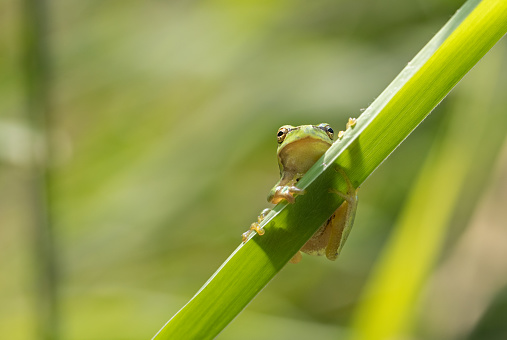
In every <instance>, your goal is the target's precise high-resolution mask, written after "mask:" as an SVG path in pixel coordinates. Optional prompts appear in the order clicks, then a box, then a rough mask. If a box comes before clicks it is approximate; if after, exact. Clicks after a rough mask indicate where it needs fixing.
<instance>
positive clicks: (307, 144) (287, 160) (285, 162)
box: [278, 137, 331, 174]
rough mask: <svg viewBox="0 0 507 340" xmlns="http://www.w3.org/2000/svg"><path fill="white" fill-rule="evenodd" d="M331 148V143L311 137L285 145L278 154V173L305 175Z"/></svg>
mask: <svg viewBox="0 0 507 340" xmlns="http://www.w3.org/2000/svg"><path fill="white" fill-rule="evenodd" d="M330 146H331V143H329V142H326V141H325V140H322V139H316V138H312V137H306V138H302V139H300V140H297V141H294V142H291V143H289V144H287V145H285V146H284V147H283V148H282V149H281V150H279V152H278V164H279V166H280V172H282V173H285V174H290V173H293V174H294V173H300V174H304V173H306V172H307V171H308V170H309V169H310V168H311V167H312V166H313V165H314V164H315V162H317V160H318V159H319V158H320V157H321V156H322V155H323V154H324V153H325V152H326V150H327V149H329V147H330Z"/></svg>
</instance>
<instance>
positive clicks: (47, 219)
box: [22, 0, 58, 340]
mask: <svg viewBox="0 0 507 340" xmlns="http://www.w3.org/2000/svg"><path fill="white" fill-rule="evenodd" d="M22 24H23V39H22V41H23V48H24V51H23V71H24V75H25V77H24V78H25V83H24V84H25V88H26V114H27V118H28V122H29V126H30V128H31V131H32V134H31V136H32V140H31V157H30V159H31V161H30V166H29V184H28V185H29V187H28V190H29V195H30V197H31V200H30V202H31V209H29V211H31V212H32V214H33V216H32V226H33V233H32V236H33V247H34V254H33V255H34V269H35V279H34V280H33V281H34V283H33V287H34V294H35V300H36V310H35V317H36V320H37V328H36V329H37V334H36V336H37V337H38V338H40V339H44V340H55V339H58V308H57V306H58V303H57V298H58V280H57V265H56V256H55V241H54V239H55V237H54V230H53V223H52V218H51V201H52V199H51V186H52V185H51V184H52V182H53V176H52V172H51V168H50V160H51V145H50V144H51V143H50V127H51V105H50V93H51V72H50V59H49V56H50V53H49V44H48V17H47V3H46V1H44V0H25V1H24V2H23V20H22Z"/></svg>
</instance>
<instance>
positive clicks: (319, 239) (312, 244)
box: [301, 218, 331, 256]
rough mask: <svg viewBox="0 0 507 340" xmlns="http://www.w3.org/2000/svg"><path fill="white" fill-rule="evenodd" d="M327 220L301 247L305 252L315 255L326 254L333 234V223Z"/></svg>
mask: <svg viewBox="0 0 507 340" xmlns="http://www.w3.org/2000/svg"><path fill="white" fill-rule="evenodd" d="M330 220H331V218H330V219H329V220H327V221H326V222H325V223H324V224H323V225H322V226H321V227H320V228H319V229H318V230H317V231H316V232H315V234H313V236H312V238H311V239H309V240H308V242H306V243H305V245H304V246H303V247H302V248H301V251H302V252H303V253H306V254H308V255H314V256H322V255H326V247H327V245H328V243H329V237H330V235H331V223H330Z"/></svg>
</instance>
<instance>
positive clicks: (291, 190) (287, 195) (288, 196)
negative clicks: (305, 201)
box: [270, 185, 305, 204]
mask: <svg viewBox="0 0 507 340" xmlns="http://www.w3.org/2000/svg"><path fill="white" fill-rule="evenodd" d="M304 193H305V190H304V189H300V188H298V187H295V186H288V185H280V186H277V187H276V188H275V193H274V194H273V197H272V198H271V199H270V202H271V203H274V204H277V203H278V202H280V201H281V200H282V199H284V200H286V201H287V202H289V203H294V202H295V201H296V197H295V196H294V195H302V194H304Z"/></svg>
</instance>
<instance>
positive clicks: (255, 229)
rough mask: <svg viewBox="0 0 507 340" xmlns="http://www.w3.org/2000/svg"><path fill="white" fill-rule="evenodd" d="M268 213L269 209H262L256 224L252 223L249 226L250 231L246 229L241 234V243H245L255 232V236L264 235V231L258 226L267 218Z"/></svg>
mask: <svg viewBox="0 0 507 340" xmlns="http://www.w3.org/2000/svg"><path fill="white" fill-rule="evenodd" d="M270 211H271V209H268V208H266V209H264V210H263V211H262V212H261V213H260V215H259V216H258V217H257V222H254V223H252V224H251V225H250V229H248V230H247V231H245V232H244V233H243V234H242V238H243V241H242V242H243V243H245V242H246V241H247V240H248V238H249V237H250V235H252V234H253V233H254V232H257V234H259V235H264V229H262V228H261V226H260V224H261V222H262V220H263V219H264V218H265V217H266V216H267V214H269V212H270Z"/></svg>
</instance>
